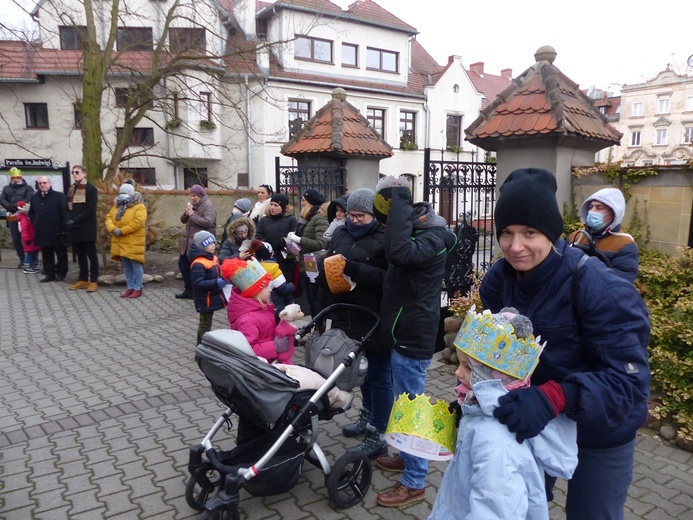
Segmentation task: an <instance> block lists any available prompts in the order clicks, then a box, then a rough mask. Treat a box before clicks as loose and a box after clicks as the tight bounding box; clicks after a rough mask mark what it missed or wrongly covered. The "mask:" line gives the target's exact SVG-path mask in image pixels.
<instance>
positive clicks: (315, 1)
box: [257, 0, 344, 15]
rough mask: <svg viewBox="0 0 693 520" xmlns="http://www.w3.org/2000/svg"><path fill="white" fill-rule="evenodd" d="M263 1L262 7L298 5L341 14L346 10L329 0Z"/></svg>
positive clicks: (310, 9) (323, 12) (324, 12)
mask: <svg viewBox="0 0 693 520" xmlns="http://www.w3.org/2000/svg"><path fill="white" fill-rule="evenodd" d="M262 3H263V4H264V5H263V6H262V7H269V6H274V7H277V8H283V7H285V8H288V9H291V8H292V7H298V8H303V9H305V10H308V11H312V12H316V13H322V14H327V13H329V14H340V15H341V14H342V13H343V12H344V11H342V8H341V7H339V6H338V5H337V4H333V3H332V2H330V1H329V0H278V1H277V2H270V3H269V4H265V3H264V2H262ZM258 4H260V2H258ZM257 9H258V10H260V9H261V7H260V5H258V6H257Z"/></svg>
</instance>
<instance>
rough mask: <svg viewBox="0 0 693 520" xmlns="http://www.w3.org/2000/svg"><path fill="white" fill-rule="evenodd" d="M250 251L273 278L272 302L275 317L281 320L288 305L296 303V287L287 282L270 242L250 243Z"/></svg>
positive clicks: (254, 241)
mask: <svg viewBox="0 0 693 520" xmlns="http://www.w3.org/2000/svg"><path fill="white" fill-rule="evenodd" d="M250 250H251V251H252V252H253V254H254V255H255V258H257V260H258V261H259V262H260V265H261V266H262V267H263V268H264V269H265V271H267V272H268V273H269V274H270V275H271V276H272V281H271V282H270V289H271V290H272V292H271V293H270V300H271V301H272V303H273V304H274V315H275V318H276V319H277V320H279V313H281V312H282V311H283V310H284V308H285V307H286V306H287V305H291V304H292V303H294V292H295V290H296V287H295V286H294V284H292V283H291V282H287V281H286V277H285V276H284V273H283V272H282V270H281V267H279V263H278V262H277V260H276V259H275V258H274V257H273V256H272V246H271V245H270V244H269V243H268V242H263V241H262V240H258V239H255V240H253V241H252V242H251V243H250Z"/></svg>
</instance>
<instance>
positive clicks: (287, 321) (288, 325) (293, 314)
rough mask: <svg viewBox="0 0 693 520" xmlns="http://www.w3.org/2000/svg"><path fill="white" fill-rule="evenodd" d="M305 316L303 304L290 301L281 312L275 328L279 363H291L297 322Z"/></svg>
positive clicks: (275, 344) (275, 342) (275, 343)
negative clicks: (302, 308)
mask: <svg viewBox="0 0 693 520" xmlns="http://www.w3.org/2000/svg"><path fill="white" fill-rule="evenodd" d="M303 317H304V314H303V311H301V306H300V305H298V304H297V303H290V304H289V305H287V306H286V307H284V309H282V311H281V312H280V313H279V324H278V325H277V327H276V328H275V329H274V346H275V347H276V349H277V360H278V361H279V363H285V364H291V363H292V361H291V356H292V355H293V353H294V334H296V331H297V330H298V325H296V322H297V321H298V320H300V319H301V318H303Z"/></svg>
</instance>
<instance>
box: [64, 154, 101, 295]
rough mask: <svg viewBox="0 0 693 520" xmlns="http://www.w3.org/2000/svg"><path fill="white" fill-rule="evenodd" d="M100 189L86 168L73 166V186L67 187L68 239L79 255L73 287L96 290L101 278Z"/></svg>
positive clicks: (71, 287) (75, 252)
mask: <svg viewBox="0 0 693 520" xmlns="http://www.w3.org/2000/svg"><path fill="white" fill-rule="evenodd" d="M98 198H99V193H98V190H97V189H96V187H95V186H94V185H93V184H90V183H88V182H87V169H86V168H85V167H84V166H81V165H77V166H74V167H73V168H72V186H70V189H69V190H67V210H68V211H69V213H70V219H69V220H68V221H67V234H68V240H69V242H70V243H71V244H72V252H73V253H74V254H75V255H76V256H77V263H78V265H79V276H78V277H77V282H75V283H73V284H72V285H70V289H72V290H75V289H86V290H87V292H90V293H91V292H95V291H96V289H97V287H98V279H99V257H98V255H97V253H96V205H97V203H98Z"/></svg>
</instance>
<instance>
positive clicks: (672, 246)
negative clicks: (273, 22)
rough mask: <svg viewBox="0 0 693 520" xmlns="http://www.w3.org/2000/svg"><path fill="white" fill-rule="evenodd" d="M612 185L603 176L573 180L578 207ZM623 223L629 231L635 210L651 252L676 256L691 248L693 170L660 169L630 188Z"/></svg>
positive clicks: (679, 168)
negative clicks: (678, 249)
mask: <svg viewBox="0 0 693 520" xmlns="http://www.w3.org/2000/svg"><path fill="white" fill-rule="evenodd" d="M608 187H611V185H610V184H609V183H608V181H607V180H606V179H605V178H604V177H603V176H602V175H590V176H587V177H583V178H580V179H574V180H573V196H574V200H575V204H576V205H577V207H578V208H579V207H580V205H581V204H582V203H583V201H584V200H585V199H586V198H587V197H589V196H590V195H592V194H593V193H594V192H596V191H598V190H600V189H602V188H608ZM626 193H627V194H628V195H630V198H628V201H627V203H626V216H625V217H624V219H623V224H624V227H625V228H626V229H628V226H629V224H630V222H631V220H632V218H633V211H634V208H636V207H637V209H638V214H639V216H640V218H641V219H642V221H643V223H644V225H645V227H646V229H645V230H643V231H644V236H646V237H647V238H648V239H649V243H648V244H647V248H648V249H655V250H659V251H661V252H663V253H667V254H675V253H676V250H677V248H679V247H682V246H690V245H691V244H690V243H689V240H690V236H691V229H690V228H691V210H692V209H693V169H691V168H681V167H676V168H673V167H668V168H659V174H658V175H657V176H653V177H647V178H645V179H644V180H642V181H640V182H639V183H637V184H634V185H633V186H631V187H630V188H628V189H627V191H626Z"/></svg>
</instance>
